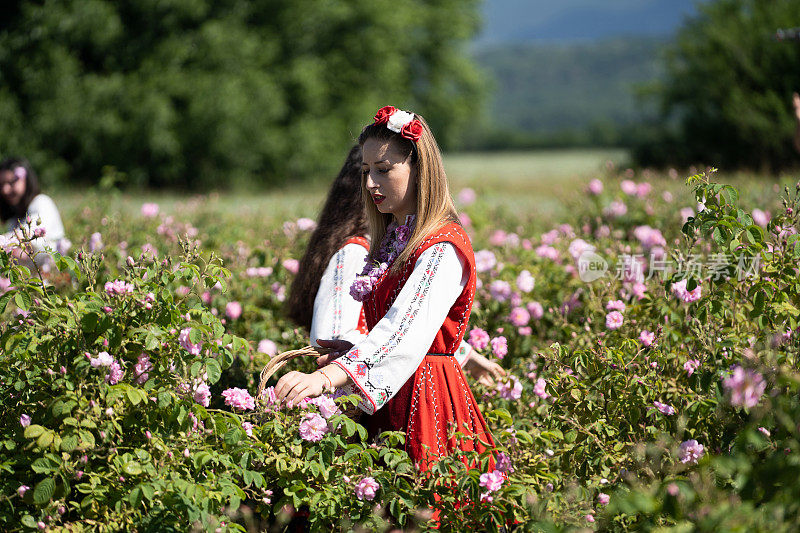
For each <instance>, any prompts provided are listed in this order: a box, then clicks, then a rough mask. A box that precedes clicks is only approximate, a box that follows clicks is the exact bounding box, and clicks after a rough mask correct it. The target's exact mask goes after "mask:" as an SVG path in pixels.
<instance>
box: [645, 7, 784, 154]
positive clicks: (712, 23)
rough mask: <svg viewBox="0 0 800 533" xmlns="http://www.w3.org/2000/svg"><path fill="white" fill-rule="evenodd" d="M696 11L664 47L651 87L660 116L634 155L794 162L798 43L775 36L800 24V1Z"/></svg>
mask: <svg viewBox="0 0 800 533" xmlns="http://www.w3.org/2000/svg"><path fill="white" fill-rule="evenodd" d="M699 12H700V13H699V15H698V16H697V17H695V18H693V19H691V20H690V21H689V22H688V23H687V24H686V25H685V27H684V28H683V29H682V30H681V31H680V32H679V34H678V38H677V41H676V43H675V44H674V45H673V46H672V48H671V49H670V52H669V56H668V63H667V76H666V79H665V80H664V82H663V83H662V84H660V85H659V86H658V87H657V88H656V90H655V91H654V94H655V95H656V96H657V98H658V100H659V101H660V105H661V108H662V112H663V119H662V120H661V122H660V124H659V125H657V126H656V127H655V128H654V129H653V130H652V133H651V135H649V136H648V137H647V138H645V139H643V142H642V143H641V145H640V146H639V147H638V149H637V150H636V154H635V156H636V158H637V159H638V161H639V162H640V163H641V164H643V165H665V164H678V165H685V164H691V163H696V162H701V163H707V164H713V165H716V166H722V167H726V168H733V167H747V168H755V169H778V168H783V167H786V166H789V165H791V164H794V163H796V162H797V157H798V156H797V154H796V153H795V151H794V148H793V146H792V140H791V139H792V134H793V131H794V114H793V112H792V109H791V96H792V92H793V91H797V90H800V43H798V42H796V41H785V42H778V41H777V40H776V39H775V37H774V36H775V33H776V30H777V29H778V28H787V27H792V26H798V25H800V2H798V1H797V0H773V1H769V2H763V1H760V0H717V1H714V2H710V3H708V4H704V5H701V6H699Z"/></svg>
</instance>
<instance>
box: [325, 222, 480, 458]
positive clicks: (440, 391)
mask: <svg viewBox="0 0 800 533" xmlns="http://www.w3.org/2000/svg"><path fill="white" fill-rule="evenodd" d="M459 264H460V267H459ZM447 265H450V266H449V268H450V270H446V269H445V266H447ZM452 265H455V267H453V266H452ZM420 269H422V270H420ZM455 272H458V273H460V274H461V283H460V284H458V282H457V280H455V281H454V280H453V278H454V277H455V276H454V273H455ZM475 279H476V278H475V258H474V255H473V251H472V245H471V243H470V241H469V237H468V236H467V235H466V233H465V232H464V230H463V229H462V228H461V226H460V225H458V224H456V223H449V224H447V225H445V226H444V227H443V228H442V229H441V230H440V231H438V232H437V233H435V234H434V235H431V236H430V237H428V238H427V239H426V240H425V241H424V242H423V243H422V244H421V245H420V246H419V247H418V248H417V249H416V250H415V251H414V253H413V254H412V255H411V257H410V259H409V260H408V261H407V262H406V263H405V264H404V265H403V268H401V269H400V271H399V272H398V273H396V274H384V275H383V276H382V277H381V278H380V279H379V280H378V282H377V284H375V287H374V290H373V291H372V292H371V293H370V295H369V296H368V297H367V299H366V300H365V301H364V302H363V303H364V311H365V315H366V320H367V326H368V327H369V329H370V335H369V336H368V337H367V340H366V341H365V342H364V343H359V344H357V345H356V346H354V347H353V348H352V349H351V350H350V351H349V352H348V353H347V354H345V355H344V356H342V357H341V358H340V359H339V360H337V361H335V363H334V364H337V365H338V366H340V367H341V368H342V369H343V370H344V371H345V372H347V374H348V375H349V376H350V378H351V379H352V381H353V382H354V384H355V387H354V388H355V389H357V390H358V391H359V393H360V394H361V395H362V397H363V398H364V400H363V401H362V403H361V408H362V410H364V411H365V412H366V413H368V415H369V416H367V417H366V420H363V421H364V422H365V425H366V427H367V428H368V430H369V432H370V434H371V435H373V436H374V435H377V434H379V433H380V432H382V431H387V430H400V431H405V432H406V450H407V451H408V453H409V455H410V456H411V457H412V459H414V461H416V462H418V463H421V464H422V465H423V467H425V468H426V467H427V466H428V462H429V460H435V459H436V458H437V457H441V456H444V455H447V454H449V453H450V452H451V451H453V450H455V449H459V448H460V449H462V450H475V451H478V452H481V451H483V450H485V449H486V447H487V446H492V445H493V440H492V437H491V435H490V433H489V431H488V428H487V426H486V422H485V421H484V419H483V416H482V415H481V413H480V410H479V409H478V406H477V402H476V401H475V397H474V396H473V394H472V391H471V390H470V388H469V386H468V385H467V381H466V378H465V377H464V373H463V371H462V370H461V366H460V365H459V362H458V361H457V359H456V358H455V357H454V356H453V354H454V353H455V352H457V351H458V350H459V347H460V345H461V342H462V340H463V337H464V333H465V329H466V327H467V323H468V321H469V315H470V311H471V310H472V301H473V297H474V294H475ZM409 280H412V281H409ZM434 281H435V283H433V282H434ZM448 283H449V286H450V287H455V291H458V292H454V293H453V300H450V301H453V303H452V305H450V307H449V309H447V308H445V309H444V310H443V311H441V313H440V314H438V315H435V316H437V317H439V318H441V321H440V322H438V324H439V325H438V326H437V324H436V323H424V322H423V323H420V322H419V320H420V317H422V319H421V320H425V319H426V318H430V316H431V311H430V309H431V308H435V307H436V304H437V300H440V299H441V298H447V297H448V296H447V295H446V294H444V293H443V291H442V290H439V292H437V291H436V290H434V291H431V288H432V287H433V288H434V289H436V288H437V287H444V286H445V285H443V284H448ZM449 290H450V292H453V290H452V288H451V289H449ZM401 294H402V296H403V301H404V304H403V306H400V307H398V306H397V305H396V300H398V296H400V295H401ZM406 335H416V336H417V338H416V340H417V341H419V338H422V337H424V338H425V340H424V342H425V343H427V342H428V340H427V339H428V338H430V339H431V341H430V344H429V347H428V348H427V350H425V348H424V347H422V348H421V349H420V348H418V347H419V346H426V345H427V344H423V345H419V344H418V343H417V347H415V346H414V344H413V342H411V341H409V340H408V339H406V338H405V337H406ZM419 342H422V341H419ZM409 346H411V347H412V348H411V349H412V351H413V348H416V351H417V352H420V353H410V352H409V350H410V348H409ZM424 351H427V353H424ZM454 425H455V427H457V428H458V429H459V430H460V431H461V433H463V434H464V435H467V436H469V437H471V438H466V439H461V440H456V439H455V438H448V435H449V434H450V433H452V431H453V429H455V428H454V427H453V426H454ZM428 452H429V453H428Z"/></svg>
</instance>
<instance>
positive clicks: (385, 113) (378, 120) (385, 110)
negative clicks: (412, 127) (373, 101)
mask: <svg viewBox="0 0 800 533" xmlns="http://www.w3.org/2000/svg"><path fill="white" fill-rule="evenodd" d="M395 111H397V108H396V107H393V106H390V105H387V106H384V107H382V108H380V109H378V112H377V113H375V124H386V123H387V122H389V117H391V116H392V114H393V113H394V112H395Z"/></svg>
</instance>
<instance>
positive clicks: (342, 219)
mask: <svg viewBox="0 0 800 533" xmlns="http://www.w3.org/2000/svg"><path fill="white" fill-rule="evenodd" d="M366 232H367V223H366V218H365V216H364V204H363V201H362V199H361V146H359V145H356V146H354V147H353V148H352V149H351V150H350V153H349V154H348V155H347V159H346V160H345V162H344V165H342V168H341V170H340V171H339V176H337V178H336V180H334V182H333V185H331V188H330V190H329V191H328V198H327V199H326V200H325V205H324V206H323V207H322V211H320V213H319V217H317V229H316V230H314V233H312V234H311V238H310V239H309V241H308V247H307V248H306V253H305V254H304V255H303V258H302V259H301V260H300V265H299V269H298V271H297V276H295V278H294V281H293V282H292V286H291V288H290V289H289V299H288V309H289V317H290V318H291V319H292V320H294V321H295V322H296V323H297V325H299V326H304V327H306V328H310V327H311V317H312V315H313V314H314V298H316V296H317V291H318V290H319V282H320V279H321V278H322V274H323V273H324V272H325V268H327V266H328V262H329V261H330V260H331V257H333V254H335V253H336V252H337V251H338V250H339V249H340V248H341V247H342V246H344V243H345V242H346V241H347V239H349V238H350V237H357V236H363V235H366Z"/></svg>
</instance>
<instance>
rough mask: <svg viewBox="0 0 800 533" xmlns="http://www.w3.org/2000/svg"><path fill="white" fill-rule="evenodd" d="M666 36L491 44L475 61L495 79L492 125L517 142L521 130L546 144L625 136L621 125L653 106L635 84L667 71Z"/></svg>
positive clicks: (635, 120)
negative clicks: (642, 102)
mask: <svg viewBox="0 0 800 533" xmlns="http://www.w3.org/2000/svg"><path fill="white" fill-rule="evenodd" d="M667 42H668V40H667V39H666V38H663V37H628V38H617V39H607V40H602V41H596V42H591V43H585V42H578V43H569V44H542V43H524V44H503V45H495V46H486V47H484V48H483V49H481V50H479V51H477V52H476V53H475V59H476V61H477V63H478V65H479V66H480V67H481V68H482V69H483V70H484V72H485V73H486V74H487V76H488V77H489V79H491V80H492V82H493V85H494V87H493V91H492V93H491V96H490V99H489V102H488V106H487V107H488V111H489V113H488V118H489V121H490V123H491V127H492V128H493V129H494V130H495V131H496V132H497V133H499V134H501V136H503V135H508V134H511V133H513V134H516V135H517V137H518V138H517V141H518V142H519V136H520V135H522V136H523V137H524V138H527V139H528V140H529V141H528V142H530V140H531V139H538V141H544V143H545V144H546V143H547V142H549V139H557V138H560V139H562V141H564V140H565V139H566V142H567V143H569V142H578V143H589V144H591V143H593V142H599V143H603V142H611V143H614V142H619V141H618V140H615V139H619V138H620V134H619V133H620V131H621V130H624V129H625V128H630V127H632V126H634V125H636V124H637V123H639V122H641V120H642V118H643V117H644V116H645V115H646V114H648V113H649V114H652V112H653V110H652V109H646V108H643V107H642V106H640V105H639V103H638V102H637V96H636V87H637V86H638V85H643V84H646V83H648V82H652V81H653V80H657V79H658V78H659V77H660V76H661V75H662V64H661V51H662V50H663V49H664V46H665V44H667ZM521 142H522V143H524V142H526V141H521ZM498 144H502V142H499V143H498ZM556 144H557V143H556Z"/></svg>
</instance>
